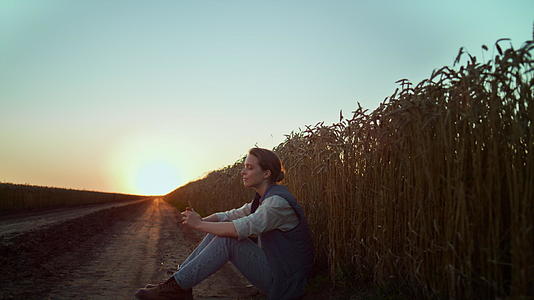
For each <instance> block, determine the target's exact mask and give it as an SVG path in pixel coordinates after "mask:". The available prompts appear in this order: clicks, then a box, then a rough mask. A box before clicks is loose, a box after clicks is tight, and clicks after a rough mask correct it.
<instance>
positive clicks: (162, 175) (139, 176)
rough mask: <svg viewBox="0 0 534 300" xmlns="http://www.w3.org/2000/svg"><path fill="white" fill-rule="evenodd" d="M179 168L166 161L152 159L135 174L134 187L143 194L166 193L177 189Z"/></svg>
mask: <svg viewBox="0 0 534 300" xmlns="http://www.w3.org/2000/svg"><path fill="white" fill-rule="evenodd" d="M178 177H179V174H178V170H177V169H176V168H175V167H174V166H172V165H171V164H168V163H165V162H164V161H151V162H147V163H146V164H144V165H141V166H140V167H139V169H138V170H137V172H136V174H135V175H134V181H133V183H134V187H135V190H136V191H137V193H139V194H142V195H164V194H167V193H168V192H170V191H172V190H173V189H175V188H176V187H177V186H178V185H177V178H178Z"/></svg>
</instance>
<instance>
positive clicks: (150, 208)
mask: <svg viewBox="0 0 534 300" xmlns="http://www.w3.org/2000/svg"><path fill="white" fill-rule="evenodd" d="M178 221H179V214H178V212H177V211H176V210H175V209H174V208H173V207H171V206H170V205H169V204H168V203H166V202H164V201H162V200H159V199H156V200H153V201H152V200H150V201H144V202H139V203H135V204H132V205H128V206H123V207H115V208H109V209H105V210H102V211H99V212H93V213H90V214H87V215H85V216H82V217H79V218H76V219H71V220H68V221H64V222H61V223H59V224H56V225H52V226H49V227H47V228H45V229H39V230H34V231H28V232H24V233H21V234H19V235H17V236H15V237H6V236H2V237H0V263H1V264H2V265H3V272H0V282H1V284H2V286H1V287H0V299H133V294H134V292H135V290H136V289H138V288H140V287H143V286H144V285H145V284H146V283H149V282H159V281H162V280H164V279H166V278H168V277H169V276H170V275H171V274H172V273H173V272H174V271H175V269H176V266H177V265H178V264H179V263H181V262H182V261H183V260H184V259H185V258H186V257H187V255H188V254H189V253H190V252H191V250H192V249H193V248H194V247H195V246H196V245H197V243H198V242H199V240H200V238H201V236H202V235H200V234H198V233H195V232H192V231H190V230H187V229H186V228H183V227H182V226H181V225H180V226H178ZM247 285H248V282H247V281H246V280H245V279H244V278H243V277H242V276H241V275H240V274H238V272H236V271H235V270H234V269H233V267H231V264H227V265H226V266H225V267H224V268H223V269H221V270H220V271H219V272H217V273H216V274H214V275H212V276H211V277H210V278H208V279H207V280H205V281H204V282H202V283H201V284H200V285H198V286H196V287H195V288H194V289H193V291H194V295H195V299H211V298H213V297H217V299H242V298H247V297H250V296H252V295H255V294H257V290H256V289H254V288H252V287H247Z"/></svg>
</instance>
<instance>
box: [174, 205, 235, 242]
mask: <svg viewBox="0 0 534 300" xmlns="http://www.w3.org/2000/svg"><path fill="white" fill-rule="evenodd" d="M182 216H183V220H182V224H184V225H186V226H189V227H191V228H193V229H196V230H199V231H202V232H206V233H212V234H215V235H218V236H227V237H233V238H237V231H236V230H235V227H234V224H233V223H232V222H218V219H217V222H209V221H203V220H202V219H201V218H200V215H199V214H198V213H197V212H196V211H194V210H186V211H184V212H182ZM208 218H211V219H215V218H217V216H213V215H210V216H208V217H206V219H208Z"/></svg>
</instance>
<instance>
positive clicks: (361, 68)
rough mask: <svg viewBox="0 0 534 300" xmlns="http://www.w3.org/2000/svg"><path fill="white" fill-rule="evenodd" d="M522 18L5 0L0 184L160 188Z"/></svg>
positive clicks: (520, 30)
mask: <svg viewBox="0 0 534 300" xmlns="http://www.w3.org/2000/svg"><path fill="white" fill-rule="evenodd" d="M533 22H534V1H531V0H529V1H526V0H525V1H523V0H510V1H504V0H503V1H496V0H486V1H480V0H473V1H461V0H450V1H434V0H425V1H423V0H421V1H416V0H407V1H386V0H376V1H367V0H362V1H359V0H353V1H337V0H333V1H315V0H306V1H292V0H283V1H282V0H272V1H268V0H263V1H259V0H235V1H234V0H209V1H207V0H194V1H193V0H192V1H185V0H183V1H181V0H173V1H170V0H169V1H165V0H161V1H160V0H154V1H121V0H94V1H71V0H24V1H20V0H2V1H0V182H11V183H20V184H32V185H43V186H54V187H65V188H72V189H85V190H95V191H104V192H118V193H130V194H141V195H163V194H166V193H168V192H170V191H172V190H174V189H175V188H177V187H179V186H181V185H183V184H185V183H187V182H189V181H192V180H196V179H198V178H201V177H202V176H205V175H206V174H207V173H209V172H210V171H213V170H216V169H219V168H222V167H225V166H227V165H231V164H233V163H234V162H235V161H237V160H238V159H240V158H241V157H243V156H244V155H246V153H247V151H248V149H249V148H251V147H254V146H258V147H263V148H268V149H272V148H273V147H275V146H276V145H278V144H279V143H281V142H283V141H284V140H285V136H284V135H285V134H289V133H291V132H292V131H294V132H298V131H299V130H300V129H305V126H306V125H312V126H313V125H315V124H316V123H317V122H321V121H324V123H325V124H332V123H334V122H337V121H339V112H340V110H342V111H343V114H344V115H345V117H349V118H350V116H352V113H351V112H352V111H354V110H355V109H356V108H357V102H359V103H360V104H361V105H362V106H363V107H364V108H367V109H369V110H370V111H372V110H373V109H375V108H376V107H377V106H378V105H379V103H380V102H382V101H383V100H384V98H385V97H387V96H390V95H391V94H392V93H393V92H394V90H395V88H397V87H398V84H396V83H395V81H397V80H399V79H402V78H407V79H409V80H411V81H412V82H413V83H417V82H419V81H421V80H423V79H425V78H428V77H429V76H430V74H431V72H432V70H434V69H437V68H440V67H442V66H446V65H448V66H450V65H452V63H453V61H454V58H455V56H456V54H457V53H458V49H459V48H460V47H465V48H466V49H467V51H469V52H470V53H471V54H473V55H475V56H477V57H480V58H481V57H482V56H481V55H482V52H483V51H482V50H481V46H482V45H483V44H485V45H488V46H489V47H490V50H489V51H488V52H486V53H485V55H486V59H488V58H490V57H491V53H492V52H493V51H494V50H492V49H493V44H494V42H495V41H496V40H497V39H499V38H510V39H511V40H512V41H511V42H512V44H513V46H514V47H519V46H521V45H522V44H523V42H525V41H526V40H529V39H532V30H533Z"/></svg>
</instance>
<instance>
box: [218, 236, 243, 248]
mask: <svg viewBox="0 0 534 300" xmlns="http://www.w3.org/2000/svg"><path fill="white" fill-rule="evenodd" d="M213 240H214V241H216V242H217V243H220V244H222V245H224V246H226V247H230V248H231V247H234V246H236V245H237V244H238V243H239V240H238V239H236V238H232V237H227V236H218V235H216V236H215V237H213Z"/></svg>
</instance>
